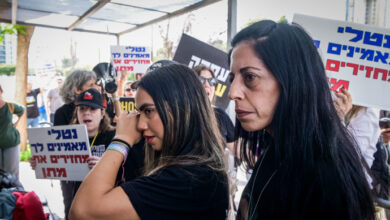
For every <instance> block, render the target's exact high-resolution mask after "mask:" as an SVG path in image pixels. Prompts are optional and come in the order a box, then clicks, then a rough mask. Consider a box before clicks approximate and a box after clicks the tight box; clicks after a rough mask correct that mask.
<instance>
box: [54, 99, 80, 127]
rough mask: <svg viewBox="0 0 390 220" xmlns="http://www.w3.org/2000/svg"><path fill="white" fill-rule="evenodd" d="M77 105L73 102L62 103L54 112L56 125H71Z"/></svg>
mask: <svg viewBox="0 0 390 220" xmlns="http://www.w3.org/2000/svg"><path fill="white" fill-rule="evenodd" d="M75 108H76V105H75V104H73V103H70V104H64V105H62V106H61V107H60V108H59V109H57V111H56V112H55V113H54V126H59V125H69V124H70V120H72V116H73V112H74V109H75Z"/></svg>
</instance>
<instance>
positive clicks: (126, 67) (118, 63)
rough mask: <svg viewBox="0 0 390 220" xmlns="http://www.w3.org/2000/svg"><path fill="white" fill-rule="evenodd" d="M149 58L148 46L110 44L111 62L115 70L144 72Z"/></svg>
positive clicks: (149, 61) (149, 62) (149, 60)
mask: <svg viewBox="0 0 390 220" xmlns="http://www.w3.org/2000/svg"><path fill="white" fill-rule="evenodd" d="M151 58H152V57H151V50H150V47H138V46H137V47H133V46H111V63H112V64H113V65H114V68H115V69H116V71H129V72H132V73H145V72H146V69H147V68H148V67H149V66H150V64H151Z"/></svg>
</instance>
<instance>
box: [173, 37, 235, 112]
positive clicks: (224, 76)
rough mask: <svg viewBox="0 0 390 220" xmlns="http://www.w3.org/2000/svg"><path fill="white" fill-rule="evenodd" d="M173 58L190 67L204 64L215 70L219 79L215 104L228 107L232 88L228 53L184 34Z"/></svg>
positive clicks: (223, 107) (224, 107)
mask: <svg viewBox="0 0 390 220" xmlns="http://www.w3.org/2000/svg"><path fill="white" fill-rule="evenodd" d="M173 60H174V61H177V62H179V63H182V64H185V65H188V66H189V67H190V68H193V67H195V66H197V65H199V64H203V65H205V66H207V67H209V68H210V69H211V70H213V72H214V74H215V78H217V80H218V83H217V85H216V87H215V97H216V100H215V101H216V102H215V105H216V106H218V107H220V108H222V109H226V108H227V107H228V105H229V102H230V99H229V98H228V96H227V95H228V92H229V88H230V83H229V81H228V76H229V73H230V70H229V69H230V68H229V66H228V62H227V61H228V55H227V53H225V52H223V51H222V50H219V49H217V48H215V47H213V46H210V45H208V44H206V43H203V42H202V41H199V40H197V39H195V38H193V37H191V36H188V35H186V34H183V35H182V36H181V39H180V42H179V46H178V47H177V50H176V53H175V57H174V58H173Z"/></svg>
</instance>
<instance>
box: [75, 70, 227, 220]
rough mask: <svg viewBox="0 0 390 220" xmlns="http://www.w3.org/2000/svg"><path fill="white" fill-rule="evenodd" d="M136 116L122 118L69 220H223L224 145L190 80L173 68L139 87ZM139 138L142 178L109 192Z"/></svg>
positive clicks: (196, 84) (152, 74) (195, 84)
mask: <svg viewBox="0 0 390 220" xmlns="http://www.w3.org/2000/svg"><path fill="white" fill-rule="evenodd" d="M135 99H136V107H137V110H138V113H135V112H132V113H129V114H127V113H121V115H120V116H119V120H118V124H117V130H116V134H115V138H114V139H113V142H112V143H111V144H110V145H109V146H108V148H107V151H106V152H105V153H104V155H103V157H102V158H101V159H100V160H99V163H98V164H97V165H96V166H95V167H94V169H93V170H92V171H91V172H90V173H89V175H88V176H87V177H86V178H85V180H84V181H83V183H82V184H81V187H80V188H79V190H78V192H77V194H76V196H75V199H74V201H73V204H72V207H71V211H70V219H108V218H109V219H225V218H226V212H227V208H228V182H227V175H226V172H225V167H224V161H223V152H222V149H223V144H222V137H221V134H220V133H219V131H218V125H217V122H216V119H215V116H214V114H213V111H212V109H211V105H210V103H209V100H208V98H207V95H206V93H205V91H204V89H203V87H202V84H201V83H200V81H199V80H198V78H197V76H196V74H195V73H194V72H193V71H192V70H191V69H189V68H188V67H186V66H184V65H179V64H172V65H168V66H164V67H161V68H158V69H156V70H154V71H152V72H149V73H148V74H146V75H145V76H144V77H143V78H142V79H141V80H140V81H139V84H138V88H137V94H136V97H135ZM142 137H144V138H145V140H146V146H145V151H146V152H145V155H146V156H145V174H144V176H142V177H139V178H137V179H135V180H133V181H128V182H125V183H123V184H121V185H120V186H118V187H115V177H116V173H117V172H118V170H119V167H121V165H122V163H123V160H126V157H127V155H128V151H129V148H130V147H132V146H133V145H134V144H135V143H137V142H138V141H139V140H140V139H141V138H142Z"/></svg>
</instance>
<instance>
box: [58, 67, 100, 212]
mask: <svg viewBox="0 0 390 220" xmlns="http://www.w3.org/2000/svg"><path fill="white" fill-rule="evenodd" d="M90 88H95V89H100V87H99V86H97V85H96V75H95V73H94V72H92V71H87V70H75V71H73V72H72V73H70V74H69V75H68V76H67V77H66V78H65V81H64V85H63V86H62V88H61V90H60V96H61V97H62V99H63V101H64V103H65V104H64V105H62V106H61V107H60V108H59V109H57V111H56V112H55V114H54V126H59V125H69V124H70V122H71V119H72V116H73V112H74V110H75V108H76V101H77V97H78V95H79V94H81V93H82V92H84V91H86V90H88V89H90ZM60 183H61V190H62V195H63V197H64V206H65V219H68V213H69V209H70V205H71V204H72V200H73V182H72V181H61V182H60Z"/></svg>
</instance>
